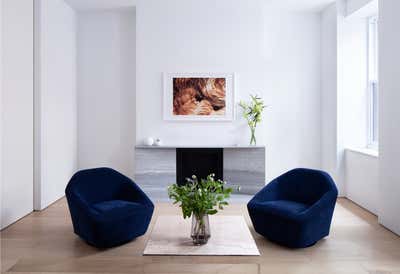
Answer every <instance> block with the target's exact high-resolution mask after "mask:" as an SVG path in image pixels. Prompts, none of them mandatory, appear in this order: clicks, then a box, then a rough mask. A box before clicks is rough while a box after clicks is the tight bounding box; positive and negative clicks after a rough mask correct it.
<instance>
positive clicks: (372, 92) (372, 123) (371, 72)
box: [366, 15, 379, 150]
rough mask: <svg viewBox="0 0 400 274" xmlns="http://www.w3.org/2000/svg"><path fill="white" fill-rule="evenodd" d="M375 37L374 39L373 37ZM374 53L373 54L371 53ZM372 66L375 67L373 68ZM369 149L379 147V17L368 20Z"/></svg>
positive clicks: (375, 16) (374, 16)
mask: <svg viewBox="0 0 400 274" xmlns="http://www.w3.org/2000/svg"><path fill="white" fill-rule="evenodd" d="M372 35H374V37H371V36H372ZM371 51H372V52H371ZM372 66H374V67H373V68H372ZM366 97H367V148H370V149H375V150H378V146H379V75H378V16H377V15H373V16H370V17H368V18H367V96H366Z"/></svg>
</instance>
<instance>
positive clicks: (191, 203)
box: [168, 174, 232, 245]
mask: <svg viewBox="0 0 400 274" xmlns="http://www.w3.org/2000/svg"><path fill="white" fill-rule="evenodd" d="M214 177H215V174H210V175H208V176H207V178H205V179H200V180H199V179H197V177H196V176H195V175H193V176H192V178H191V179H189V178H187V179H186V180H187V183H186V184H185V185H182V186H179V185H178V184H173V185H171V186H169V187H168V195H169V197H170V198H171V199H172V200H173V201H174V204H177V203H179V206H180V207H181V209H182V214H183V218H185V219H186V218H190V217H192V229H191V233H190V236H191V238H192V240H193V244H194V245H204V244H206V243H207V242H208V239H209V238H210V237H211V230H210V222H209V218H208V216H209V215H214V214H217V213H218V210H223V209H224V206H227V205H228V201H227V199H228V198H229V197H230V195H231V193H232V188H229V187H226V186H225V184H226V182H223V181H221V180H215V178H214Z"/></svg>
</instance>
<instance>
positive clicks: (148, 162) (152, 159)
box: [135, 146, 265, 194]
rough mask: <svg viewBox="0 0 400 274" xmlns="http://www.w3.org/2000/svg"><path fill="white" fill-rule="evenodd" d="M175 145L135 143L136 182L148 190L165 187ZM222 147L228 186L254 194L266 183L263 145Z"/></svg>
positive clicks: (173, 178)
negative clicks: (141, 144) (139, 144)
mask: <svg viewBox="0 0 400 274" xmlns="http://www.w3.org/2000/svg"><path fill="white" fill-rule="evenodd" d="M176 148H177V146H158V147H157V146H136V149H135V163H136V167H135V181H136V182H137V183H138V184H139V185H140V186H142V187H143V188H145V189H147V190H149V191H151V190H157V189H160V188H162V189H166V188H167V186H168V185H171V184H173V183H175V181H176ZM179 148H181V146H180V147H179ZM188 148H199V147H198V146H194V147H188ZM200 148H201V147H200ZM204 148H210V147H209V146H208V147H204ZM222 148H223V153H224V160H223V161H224V163H223V164H224V180H225V181H227V183H228V185H230V186H234V187H236V186H240V187H241V190H240V193H243V194H254V193H256V192H257V191H259V190H260V189H261V188H262V187H263V186H264V185H265V147H264V146H226V147H222Z"/></svg>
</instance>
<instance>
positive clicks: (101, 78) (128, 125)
mask: <svg viewBox="0 0 400 274" xmlns="http://www.w3.org/2000/svg"><path fill="white" fill-rule="evenodd" d="M78 22H79V23H78V26H79V27H78V90H79V92H78V125H79V126H78V136H79V137H78V148H79V149H78V151H79V153H78V159H79V168H80V169H84V168H92V167H99V166H109V167H112V168H115V169H117V170H119V171H121V172H122V173H124V174H126V175H129V176H133V170H134V162H133V161H134V146H135V73H136V72H135V12H134V10H130V11H104V12H85V13H80V14H79V18H78Z"/></svg>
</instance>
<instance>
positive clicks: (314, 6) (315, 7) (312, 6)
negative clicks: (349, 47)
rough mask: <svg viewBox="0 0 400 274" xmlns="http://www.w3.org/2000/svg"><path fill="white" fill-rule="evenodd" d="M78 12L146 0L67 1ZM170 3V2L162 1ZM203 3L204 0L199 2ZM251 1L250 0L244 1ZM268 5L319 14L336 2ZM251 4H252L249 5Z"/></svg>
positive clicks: (276, 0)
mask: <svg viewBox="0 0 400 274" xmlns="http://www.w3.org/2000/svg"><path fill="white" fill-rule="evenodd" d="M65 1H66V2H67V3H68V4H69V5H70V6H71V7H72V8H74V9H76V10H78V11H88V10H104V9H119V8H127V7H133V6H135V5H136V4H137V3H138V2H139V1H145V0H65ZM161 1H168V0H161ZM198 1H202V0H198ZM243 1H249V0H243ZM263 1H265V3H266V4H267V5H269V4H271V5H273V6H279V7H281V8H285V9H288V10H293V11H309V12H319V11H321V10H323V9H324V8H325V7H327V6H328V5H330V4H332V3H333V2H335V0H263ZM249 4H251V3H249Z"/></svg>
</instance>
